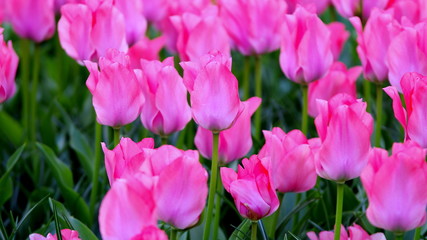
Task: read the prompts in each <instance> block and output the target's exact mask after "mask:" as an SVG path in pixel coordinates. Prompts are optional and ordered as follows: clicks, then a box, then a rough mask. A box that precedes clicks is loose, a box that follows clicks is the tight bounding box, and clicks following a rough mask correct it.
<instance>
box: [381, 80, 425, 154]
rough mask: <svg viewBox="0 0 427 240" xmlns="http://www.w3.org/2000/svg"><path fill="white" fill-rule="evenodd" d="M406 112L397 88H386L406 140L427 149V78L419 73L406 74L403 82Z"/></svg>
mask: <svg viewBox="0 0 427 240" xmlns="http://www.w3.org/2000/svg"><path fill="white" fill-rule="evenodd" d="M400 84H401V86H402V92H403V96H404V98H405V105H406V110H405V108H403V106H402V102H401V100H400V96H399V93H398V92H397V89H396V88H395V87H387V88H384V91H385V92H386V93H387V94H388V95H389V96H390V97H391V99H392V100H393V110H394V116H395V117H396V119H397V120H398V121H399V122H400V124H402V127H403V129H404V130H405V139H406V140H409V139H411V140H413V141H414V142H416V143H418V144H419V145H420V146H422V147H424V148H427V132H426V130H425V127H424V126H425V124H427V109H426V106H427V77H425V76H423V75H421V74H418V73H406V74H405V75H404V76H403V78H402V80H401V82H400Z"/></svg>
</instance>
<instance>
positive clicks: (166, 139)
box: [160, 136, 168, 145]
mask: <svg viewBox="0 0 427 240" xmlns="http://www.w3.org/2000/svg"><path fill="white" fill-rule="evenodd" d="M160 138H161V139H162V145H167V144H168V136H160Z"/></svg>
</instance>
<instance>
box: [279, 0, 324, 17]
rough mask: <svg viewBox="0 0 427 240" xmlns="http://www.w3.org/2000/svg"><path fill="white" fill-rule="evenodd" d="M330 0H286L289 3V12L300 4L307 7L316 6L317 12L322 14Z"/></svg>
mask: <svg viewBox="0 0 427 240" xmlns="http://www.w3.org/2000/svg"><path fill="white" fill-rule="evenodd" d="M330 2H331V1H330V0H286V3H287V4H288V12H290V13H293V12H294V11H295V9H296V8H297V6H298V5H301V6H303V7H305V8H312V7H315V8H316V12H317V13H318V14H321V13H323V12H324V11H325V9H326V8H327V7H328V5H329V4H330Z"/></svg>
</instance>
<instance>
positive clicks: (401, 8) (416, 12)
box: [389, 0, 427, 24]
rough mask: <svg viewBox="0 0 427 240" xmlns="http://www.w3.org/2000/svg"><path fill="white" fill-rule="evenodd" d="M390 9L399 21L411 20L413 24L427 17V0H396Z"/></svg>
mask: <svg viewBox="0 0 427 240" xmlns="http://www.w3.org/2000/svg"><path fill="white" fill-rule="evenodd" d="M389 10H392V11H393V13H394V18H395V19H396V20H398V21H402V20H403V19H404V18H405V20H409V21H410V22H411V23H412V24H417V23H420V22H422V21H423V20H424V19H425V18H426V17H427V2H426V1H424V0H394V1H393V3H392V5H391V6H390V8H389Z"/></svg>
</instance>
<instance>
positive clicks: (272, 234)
mask: <svg viewBox="0 0 427 240" xmlns="http://www.w3.org/2000/svg"><path fill="white" fill-rule="evenodd" d="M284 196H285V194H283V193H279V203H280V205H279V208H278V209H277V211H276V212H275V213H273V222H272V223H271V226H270V232H269V237H270V238H271V239H274V237H275V235H276V228H277V222H278V221H279V217H280V209H281V208H282V201H283V197H284Z"/></svg>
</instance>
